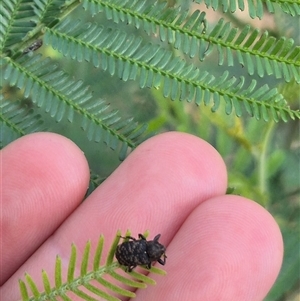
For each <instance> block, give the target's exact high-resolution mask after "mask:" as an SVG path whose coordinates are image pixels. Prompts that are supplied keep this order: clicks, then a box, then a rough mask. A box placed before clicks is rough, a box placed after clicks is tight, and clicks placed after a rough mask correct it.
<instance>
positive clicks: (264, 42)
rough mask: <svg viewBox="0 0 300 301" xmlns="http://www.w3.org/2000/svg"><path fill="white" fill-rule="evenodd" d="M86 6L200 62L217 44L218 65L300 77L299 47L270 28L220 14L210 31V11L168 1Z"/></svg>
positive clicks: (90, 3) (89, 1)
mask: <svg viewBox="0 0 300 301" xmlns="http://www.w3.org/2000/svg"><path fill="white" fill-rule="evenodd" d="M84 7H85V8H86V9H89V10H90V11H91V13H92V14H95V13H97V12H99V11H104V12H105V15H106V17H107V18H108V19H113V21H114V22H116V23H118V22H124V23H126V24H132V25H134V26H135V27H137V28H139V27H143V29H144V30H145V31H146V33H147V34H149V35H150V34H152V35H157V33H158V35H159V37H160V40H161V41H163V42H164V41H167V42H168V43H170V44H173V45H174V47H175V48H176V49H180V50H181V51H182V52H183V53H184V54H187V55H189V56H190V57H191V58H193V57H195V56H197V57H198V58H199V60H200V61H203V60H204V59H205V58H207V57H208V56H209V54H211V53H212V50H213V49H214V48H217V50H218V55H219V65H224V64H225V63H227V65H228V66H233V65H234V64H235V62H236V59H235V57H237V61H238V62H239V63H240V64H241V65H243V66H245V67H246V68H247V70H248V73H249V74H250V75H254V74H258V75H259V76H260V77H263V76H264V75H265V74H268V75H271V74H275V77H276V78H284V79H285V81H287V82H289V81H291V80H292V79H293V78H295V79H296V81H297V82H300V75H299V67H300V62H299V56H300V54H299V53H300V48H299V47H295V46H294V41H293V39H287V38H285V37H282V38H281V39H279V40H277V39H275V38H274V37H269V35H268V32H266V31H265V32H262V33H261V32H260V31H259V30H252V29H251V27H250V26H246V27H245V28H244V29H243V30H242V31H240V30H238V29H237V28H233V27H232V26H231V24H230V23H229V22H225V21H224V20H223V19H220V20H219V22H218V24H217V25H216V26H215V27H214V28H213V29H212V30H211V31H210V32H207V21H206V18H205V13H204V12H200V11H199V10H195V11H194V12H193V13H192V14H191V15H190V16H189V13H188V11H187V10H185V11H183V12H181V7H180V6H179V7H175V8H169V7H167V3H166V2H162V3H156V4H155V5H153V4H151V3H147V1H138V2H137V1H122V2H120V1H99V2H98V1H97V2H95V1H94V0H85V1H84Z"/></svg>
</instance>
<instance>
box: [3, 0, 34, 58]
mask: <svg viewBox="0 0 300 301" xmlns="http://www.w3.org/2000/svg"><path fill="white" fill-rule="evenodd" d="M33 14H34V13H33V8H32V1H31V0H24V1H19V0H3V1H1V3H0V26H1V30H0V33H1V34H0V51H1V52H4V51H7V50H9V48H10V47H11V46H13V45H16V44H18V43H20V42H21V41H22V39H23V38H24V37H25V36H26V34H27V33H28V32H29V31H31V30H32V29H33V28H34V27H35V22H34V20H33V19H32V16H33Z"/></svg>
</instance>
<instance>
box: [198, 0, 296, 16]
mask: <svg viewBox="0 0 300 301" xmlns="http://www.w3.org/2000/svg"><path fill="white" fill-rule="evenodd" d="M195 2H197V3H202V2H204V3H205V4H206V6H207V7H212V8H213V9H214V10H217V9H219V8H220V9H221V10H222V11H223V12H228V11H230V12H235V11H236V10H237V9H240V10H241V11H244V10H245V8H246V6H247V7H248V10H249V16H250V17H251V18H252V19H254V18H256V17H258V18H260V19H261V18H262V17H263V14H264V11H265V10H266V11H268V12H269V13H274V12H275V11H276V10H275V6H276V5H278V6H280V8H281V9H282V11H283V12H285V13H287V14H290V15H291V16H299V15H300V3H299V1H297V0H289V1H284V0H255V1H254V0H247V1H244V0H219V1H218V0H217V1H214V0H196V1H195ZM245 2H246V3H245Z"/></svg>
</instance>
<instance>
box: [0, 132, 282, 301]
mask: <svg viewBox="0 0 300 301" xmlns="http://www.w3.org/2000/svg"><path fill="white" fill-rule="evenodd" d="M1 157H2V159H1V160H2V186H1V189H2V192H1V195H2V204H1V208H2V221H1V223H2V233H1V235H2V237H1V240H2V256H1V285H2V287H1V289H0V296H1V300H2V301H13V300H19V299H20V293H19V288H18V279H20V278H21V279H22V278H24V273H25V272H28V273H29V274H30V275H31V276H32V278H33V279H34V281H35V282H36V283H38V284H39V285H41V284H42V281H41V270H42V269H44V270H45V271H47V273H48V275H49V278H50V279H54V276H53V272H54V263H55V258H56V255H57V254H59V255H60V257H61V258H62V264H63V271H65V274H66V266H67V265H68V260H69V256H70V249H71V243H72V242H74V243H75V245H76V246H77V247H78V250H80V251H81V252H82V251H83V248H84V245H85V244H86V242H87V240H91V242H92V249H93V248H95V247H96V244H97V241H98V238H99V235H100V234H103V235H104V237H105V252H104V254H103V256H105V255H106V252H107V249H108V248H109V246H110V244H111V242H112V239H113V238H114V236H115V234H116V232H117V230H118V229H120V230H121V231H122V233H125V231H126V230H127V229H130V230H131V231H132V236H134V237H137V235H138V233H142V232H144V231H145V230H147V229H149V230H150V236H149V238H150V239H152V238H153V237H154V236H155V235H156V234H158V233H161V238H160V242H161V243H163V244H164V245H165V246H167V252H166V254H167V256H168V258H167V263H166V265H165V266H164V269H165V270H166V271H167V275H166V276H164V277H162V276H158V275H153V278H154V279H155V280H156V281H157V285H156V286H151V287H148V288H147V289H143V290H139V291H137V292H136V294H137V297H136V299H135V300H136V301H139V300H143V301H148V300H152V301H153V300H167V301H168V300H172V301H174V300H181V301H182V300H201V301H205V300H209V301H214V300H215V301H223V300H230V301H235V300H238V301H239V300H243V301H247V300H249V301H261V300H263V298H264V297H265V296H266V294H267V292H268V291H269V290H270V288H271V286H272V285H273V283H274V281H275V279H276V277H277V275H278V272H279V270H280V266H281V262H282V254H283V243H282V238H281V234H280V231H279V228H278V226H277V224H276V222H275V221H274V219H273V218H272V216H271V215H270V214H269V213H268V212H267V211H266V210H265V209H264V208H262V207H261V206H259V205H258V204H257V203H255V202H253V201H251V200H248V199H245V198H243V197H240V196H235V195H225V191H226V187H227V174H226V168H225V165H224V162H223V160H222V158H221V157H220V155H219V154H218V153H217V152H216V150H215V149H214V148H213V147H212V146H210V145H209V144H208V143H206V142H205V141H203V140H201V139H199V138H197V137H194V136H191V135H188V134H183V133H176V132H173V133H172V132H171V133H165V134H161V135H157V136H156V137H153V138H151V139H149V140H147V141H146V142H144V143H143V144H141V145H140V146H139V147H138V148H137V149H136V150H134V152H133V153H132V154H130V155H129V157H128V158H127V159H126V160H125V161H124V162H123V163H122V164H121V165H120V166H119V167H118V168H117V169H116V170H115V171H114V172H113V174H112V175H111V176H110V177H109V178H108V179H107V180H106V181H105V182H104V183H102V184H101V185H100V186H99V187H98V188H97V189H96V190H95V191H94V192H93V193H92V194H91V195H90V196H89V197H88V198H87V199H86V200H85V201H84V202H83V203H81V201H82V199H83V197H84V195H85V193H86V189H87V187H88V182H89V168H88V164H87V162H86V159H85V157H84V155H83V153H82V152H81V151H80V150H79V149H78V147H77V146H76V145H74V143H73V142H71V141H70V140H68V139H66V138H64V137H62V136H59V135H56V134H51V133H37V134H32V135H28V136H25V137H23V138H21V139H18V140H17V141H15V142H13V143H11V144H10V145H8V146H7V147H6V148H4V149H3V150H2V152H1ZM93 250H94V249H93ZM81 254H82V253H80V254H78V258H81ZM92 254H94V253H93V252H92ZM79 269H80V267H79ZM75 273H76V272H75ZM65 274H64V275H65ZM151 277H152V276H151ZM40 288H42V286H41V287H40ZM124 300H125V299H124Z"/></svg>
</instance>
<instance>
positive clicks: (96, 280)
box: [19, 231, 166, 301]
mask: <svg viewBox="0 0 300 301" xmlns="http://www.w3.org/2000/svg"><path fill="white" fill-rule="evenodd" d="M128 235H130V232H129V231H127V233H126V236H128ZM120 238H121V233H120V231H118V233H117V234H116V237H115V239H114V241H113V243H112V245H111V247H110V250H109V252H108V254H109V255H108V257H107V260H106V263H105V264H104V265H101V256H102V251H103V247H104V237H103V235H101V236H100V238H99V241H98V244H97V247H96V252H95V255H94V258H92V260H90V250H91V248H92V245H91V242H87V244H86V245H85V248H84V252H83V255H82V259H81V262H78V259H77V248H76V246H75V245H74V244H72V247H71V255H70V260H69V265H68V268H67V270H68V273H67V280H66V281H65V282H64V280H63V274H64V271H63V267H62V264H61V258H60V257H59V256H57V257H56V261H55V275H54V280H55V281H54V282H55V285H54V286H53V285H52V286H51V284H50V283H51V282H50V279H49V276H48V274H47V273H46V271H44V270H43V271H42V280H43V286H44V290H43V291H41V290H40V289H39V288H38V286H37V285H36V284H35V281H34V280H33V278H32V277H31V276H30V275H29V274H27V273H26V274H25V280H19V287H20V292H21V296H22V300H23V301H25V300H26V301H42V300H56V299H57V297H60V298H61V299H62V300H71V297H70V296H71V295H74V294H75V295H77V296H78V297H80V298H81V299H82V300H98V299H97V297H101V298H103V299H104V300H108V301H119V300H121V299H119V297H116V294H117V295H119V296H124V297H129V298H134V297H135V293H134V292H132V291H130V290H129V288H124V287H121V285H123V286H124V285H126V286H127V287H131V288H140V289H141V288H146V287H147V284H151V285H155V284H156V282H155V281H154V280H153V279H152V278H150V277H149V276H146V275H144V274H142V273H141V272H138V271H136V270H135V271H132V272H130V273H127V274H125V273H123V272H120V271H118V269H119V268H120V267H121V268H122V269H123V270H124V267H122V266H120V265H119V263H118V262H117V261H116V260H114V255H115V252H116V248H117V246H118V243H119V241H120ZM90 261H92V263H93V264H92V265H91V266H92V268H90V265H89V263H90ZM77 265H79V266H81V268H80V269H79V271H80V272H79V275H75V270H76V266H77ZM149 271H150V272H152V273H156V274H160V275H165V274H166V273H165V271H163V270H162V269H159V268H154V267H152V268H151V269H150V270H149ZM107 275H110V276H111V277H112V278H111V279H115V281H112V280H107V279H105V277H106V276H107ZM112 294H113V295H112Z"/></svg>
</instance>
